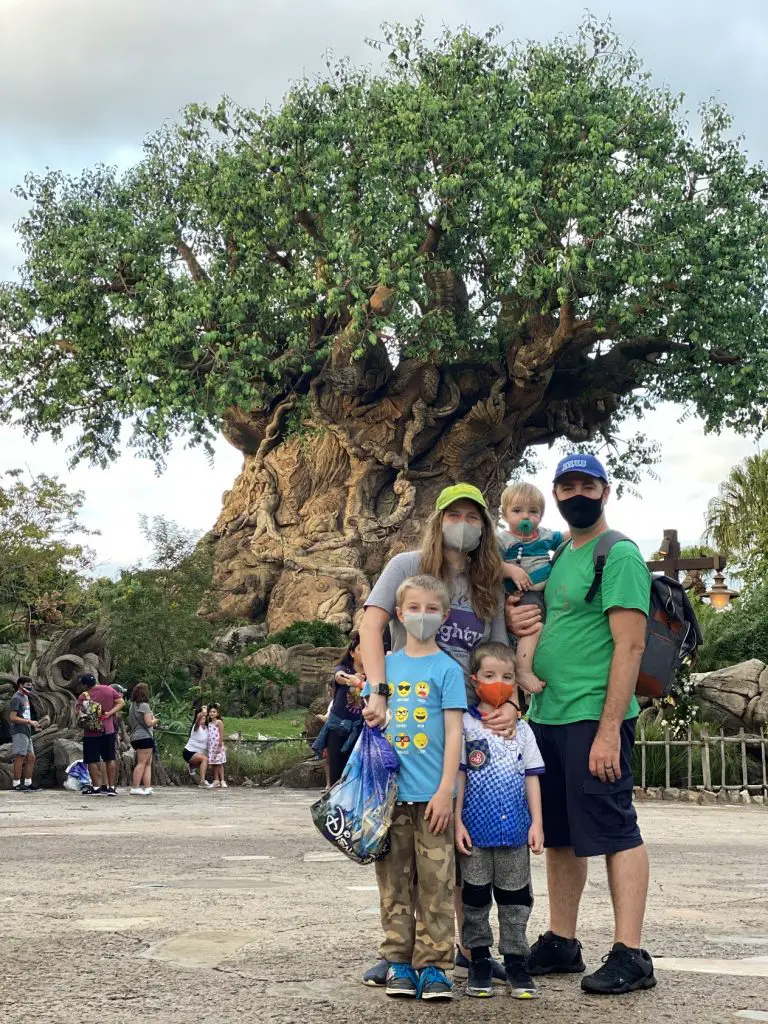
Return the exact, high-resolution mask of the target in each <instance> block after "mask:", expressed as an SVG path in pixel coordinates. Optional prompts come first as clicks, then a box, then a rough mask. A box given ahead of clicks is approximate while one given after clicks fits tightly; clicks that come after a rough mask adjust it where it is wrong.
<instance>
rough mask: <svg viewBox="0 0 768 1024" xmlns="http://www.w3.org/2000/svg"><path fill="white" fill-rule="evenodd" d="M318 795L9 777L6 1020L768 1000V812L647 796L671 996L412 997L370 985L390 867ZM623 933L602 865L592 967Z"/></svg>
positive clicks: (489, 1014) (0, 968) (339, 1016)
mask: <svg viewBox="0 0 768 1024" xmlns="http://www.w3.org/2000/svg"><path fill="white" fill-rule="evenodd" d="M313 799H315V795H314V794H310V793H306V792H296V791H292V792H289V791H285V790H280V789H273V790H247V789H240V790H236V789H230V790H228V791H226V792H213V793H211V792H197V791H194V790H189V789H184V790H179V789H167V790H165V791H159V792H157V793H156V795H155V796H154V797H153V798H149V799H143V798H140V797H128V796H127V795H123V796H120V797H119V798H118V799H108V798H96V799H94V798H90V799H88V798H82V797H79V796H77V795H75V794H71V793H64V792H56V793H53V792H46V793H40V794H30V795H19V794H14V793H9V792H3V793H0V850H2V877H3V892H2V894H0V908H1V909H2V917H1V920H2V930H3V941H2V947H0V977H2V979H3V983H2V987H1V988H0V1020H2V1021H3V1022H4V1024H31V1022H36V1024H54V1022H55V1024H104V1022H105V1021H109V1022H110V1024H124V1022H125V1024H127V1022H129V1021H130V1022H135V1021H141V1022H142V1024H153V1022H158V1024H159V1022H162V1024H167V1022H179V1024H182V1022H183V1024H232V1022H238V1024H249V1022H265V1024H267V1022H270V1024H278V1022H280V1024H282V1022H294V1021H306V1022H307V1024H320V1022H323V1024H327V1022H328V1021H329V1020H331V1019H332V1020H335V1021H354V1022H355V1024H367V1022H373V1021H376V1022H379V1024H387V1022H390V1021H393V1022H394V1021H400V1020H402V1019H404V1018H408V1019H409V1020H412V1021H414V1022H421V1021H424V1020H427V1019H430V1020H431V1019H437V1020H447V1019H450V1020H451V1021H458V1022H462V1021H469V1020H472V1021H491V1022H495V1021H498V1022H505V1024H506V1022H509V1021H518V1020H523V1019H525V1018H532V1019H540V1020H542V1021H543V1022H546V1024H560V1022H562V1024H565V1022H568V1024H574V1022H576V1024H580V1022H589V1024H603V1022H608V1021H612V1022H613V1021H616V1020H621V1019H625V1020H631V1021H632V1022H633V1024H635V1022H636V1024H646V1022H647V1024H650V1022H654V1024H656V1022H660V1021H666V1020H669V1021H673V1022H675V1024H687V1022H694V1021H696V1022H700V1024H708V1022H714V1021H717V1022H718V1024H721V1022H723V1021H730V1020H733V1021H737V1020H739V1019H744V1018H743V1017H741V1016H739V1017H737V1016H736V1013H737V1011H740V1010H755V1011H757V1010H762V1011H766V1010H768V812H767V811H766V810H764V809H761V808H749V807H744V808H740V807H711V808H710V807H694V806H691V807H686V806H678V805H670V806H665V805H663V804H662V805H658V806H657V805H644V806H641V808H640V815H641V822H642V826H643V830H644V833H645V836H646V839H647V841H648V844H649V848H650V851H651V857H652V881H651V892H650V904H649V914H648V927H647V936H646V944H647V946H648V948H649V950H650V951H651V953H652V954H653V955H654V957H655V958H656V962H657V968H658V971H657V973H658V976H659V984H658V986H657V988H656V989H655V990H654V991H653V992H649V993H642V994H638V995H633V996H622V997H618V998H615V999H600V998H599V997H597V998H596V997H589V996H586V995H583V994H582V993H581V992H580V990H579V979H578V978H577V977H576V978H574V977H566V978H562V979H551V980H547V979H544V980H543V981H542V984H541V988H542V998H541V999H540V1000H539V1001H537V1002H536V1003H526V1004H519V1003H516V1002H513V1001H512V1000H511V999H509V998H508V997H506V996H500V997H498V998H496V999H494V1000H492V1001H488V1002H481V1003H480V1004H479V1005H478V1001H477V1000H470V999H467V998H463V997H459V998H457V999H456V1000H455V1001H454V1003H453V1004H451V1005H450V1006H447V1007H446V1006H440V1007H438V1006H435V1005H434V1004H415V1005H414V1004H410V1005H408V1006H407V1007H404V1006H402V1004H397V1003H396V1004H392V1003H391V1002H389V1001H388V1000H387V999H386V997H385V996H384V995H383V994H382V993H381V992H377V991H370V990H368V989H366V988H365V987H364V986H363V985H361V984H360V983H359V980H358V979H359V976H360V975H361V974H362V972H363V970H364V969H365V968H366V967H367V966H369V965H370V964H371V963H372V962H373V961H374V960H375V959H376V958H377V956H376V949H377V943H378V939H379V931H378V907H377V896H376V891H375V881H374V876H373V870H372V869H371V868H361V867H358V866H356V865H354V864H352V863H350V862H349V861H347V860H346V859H345V858H343V857H342V856H341V855H340V854H336V853H334V852H333V851H332V850H331V848H330V847H329V846H328V845H327V844H326V843H324V841H323V840H322V839H321V838H320V836H319V835H318V834H317V833H316V831H315V830H314V828H313V826H312V823H311V820H310V817H309V813H308V808H309V805H310V803H311V802H312V800H313ZM534 889H535V893H536V906H535V908H534V913H533V919H532V922H531V929H530V937H531V938H535V937H536V935H537V934H538V933H539V932H540V931H543V930H544V929H545V927H546V924H545V922H546V911H547V897H546V885H545V877H544V865H543V859H537V861H536V863H535V868H534ZM610 936H611V914H610V904H609V901H608V897H607V890H606V884H605V871H604V868H603V866H602V865H601V864H600V863H595V864H594V865H593V867H592V872H591V878H590V881H589V885H588V890H587V892H586V894H585V901H584V910H583V916H582V924H581V929H580V937H581V939H582V941H583V943H584V954H585V959H586V960H587V964H588V965H589V966H590V967H593V968H594V967H595V966H597V965H598V963H599V960H600V957H601V956H602V955H603V954H604V953H605V952H606V951H607V948H608V944H609V941H610ZM672 958H675V959H672ZM665 960H667V967H669V968H674V969H672V970H670V969H664V968H665ZM721 961H724V962H721ZM679 968H682V969H679ZM699 971H704V972H714V973H697V972H699ZM723 971H727V972H728V973H722V972H723ZM753 1019H760V1018H759V1017H758V1018H753ZM762 1019H765V1018H764V1017H763V1018H762Z"/></svg>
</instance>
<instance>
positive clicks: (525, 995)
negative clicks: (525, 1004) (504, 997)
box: [509, 988, 539, 999]
mask: <svg viewBox="0 0 768 1024" xmlns="http://www.w3.org/2000/svg"><path fill="white" fill-rule="evenodd" d="M509 994H510V996H512V998H513V999H538V998H539V993H538V992H531V990H530V989H529V988H511V989H510V990H509Z"/></svg>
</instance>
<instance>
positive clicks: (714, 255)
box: [0, 21, 768, 628]
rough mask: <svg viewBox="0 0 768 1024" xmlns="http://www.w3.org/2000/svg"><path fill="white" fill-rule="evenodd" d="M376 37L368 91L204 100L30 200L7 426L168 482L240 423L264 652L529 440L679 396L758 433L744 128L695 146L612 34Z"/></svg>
mask: <svg viewBox="0 0 768 1024" xmlns="http://www.w3.org/2000/svg"><path fill="white" fill-rule="evenodd" d="M383 34H384V40H383V41H382V42H381V43H375V44H374V46H376V47H378V48H379V50H380V51H381V55H382V57H383V61H382V65H381V68H380V69H378V68H377V69H376V70H371V69H369V68H356V67H353V66H351V65H350V64H349V63H346V62H343V61H342V62H340V63H338V64H334V65H332V66H329V68H328V72H327V74H326V75H324V76H323V77H321V78H319V79H317V80H312V81H309V80H304V81H299V82H297V83H296V84H295V85H294V86H292V87H291V89H290V90H289V92H288V93H287V95H286V97H285V99H284V102H283V104H282V106H281V107H280V109H278V110H272V109H266V110H263V111H260V112H255V111H252V110H242V109H239V108H237V107H236V106H235V105H234V104H232V103H230V102H223V103H222V104H221V105H220V106H219V107H218V108H216V109H207V108H204V107H200V106H192V107H190V108H189V109H188V110H187V111H186V113H185V115H184V118H183V121H182V123H181V124H180V125H178V126H175V127H165V128H163V129H162V130H161V131H160V132H159V133H158V134H157V135H155V136H153V137H152V138H150V139H149V140H148V141H147V143H146V146H145V153H144V158H143V159H142V161H141V162H140V163H139V164H138V165H137V166H135V167H134V168H132V169H131V170H129V171H127V172H126V173H124V174H122V175H118V174H117V173H116V172H115V171H114V170H111V169H109V168H105V167H97V168H95V169H93V170H90V171H88V172H86V173H84V174H83V175H82V176H80V177H78V178H70V177H66V176H65V175H63V174H60V173H57V172H51V173H48V174H45V175H43V176H40V177H30V178H28V179H27V181H26V184H25V186H24V188H23V189H21V191H20V194H21V195H22V196H23V197H24V198H25V199H27V200H28V202H29V204H30V212H29V213H28V215H27V216H26V217H25V218H24V219H23V220H22V221H21V224H20V226H19V229H20V233H21V240H22V244H23V246H24V253H25V262H24V265H23V267H22V272H21V282H20V283H19V284H16V285H10V286H8V287H6V288H5V291H4V294H3V296H2V300H1V302H2V305H1V306H0V310H1V312H0V330H2V336H1V337H0V341H1V342H2V354H1V355H0V377H1V378H2V379H4V380H5V381H6V382H7V386H6V388H5V393H4V409H5V415H6V416H7V417H9V418H16V419H19V420H20V421H21V423H22V425H23V426H24V428H25V429H26V430H27V431H29V432H30V433H32V434H37V433H38V432H40V431H52V432H53V433H54V434H60V433H61V431H62V429H63V428H64V427H66V426H68V425H71V424H77V425H78V426H79V427H80V435H79V441H78V443H77V447H76V450H75V456H76V457H78V458H88V459H95V460H99V461H102V460H108V459H110V458H113V457H114V455H115V453H116V451H117V448H118V441H119V437H120V431H121V427H122V425H123V424H124V423H125V422H126V421H129V422H130V423H131V424H132V429H133V435H132V441H133V443H134V444H135V445H137V446H138V447H139V448H140V449H142V450H143V451H144V452H145V453H146V454H148V455H149V456H151V457H152V458H155V459H162V456H163V453H164V452H165V451H166V450H167V448H168V445H169V444H170V443H171V439H172V438H173V436H174V435H177V434H180V433H184V434H186V435H188V436H191V438H192V440H193V441H197V442H203V443H205V442H207V441H209V440H210V438H211V437H212V436H213V434H214V432H215V431H216V430H218V429H222V430H223V431H224V433H225V434H226V436H227V437H228V438H229V439H230V440H231V442H232V443H233V444H234V445H236V446H237V447H238V448H239V449H240V450H241V451H242V452H243V453H244V456H245V461H244V466H243V471H242V473H241V475H240V476H239V478H238V480H237V481H236V483H235V485H234V487H233V489H232V490H231V491H229V492H228V493H227V494H226V495H225V499H224V507H223V510H222V513H221V516H220V518H219V521H218V523H217V524H216V527H215V536H216V537H217V538H218V541H217V544H216V549H215V573H214V575H215V585H216V587H217V588H218V592H219V597H220V600H219V614H221V615H230V616H238V617H239V616H243V617H250V616H254V615H258V614H260V613H261V612H262V611H263V610H264V608H265V606H266V604H267V602H269V623H270V626H271V627H272V628H277V627H279V626H282V625H284V624H286V622H288V621H290V620H292V619H293V618H296V617H302V618H311V617H313V616H319V617H322V618H326V619H329V620H331V621H337V622H339V623H341V624H348V623H349V620H350V617H351V615H352V614H353V613H354V611H355V610H356V609H359V607H360V603H361V601H362V600H363V599H364V598H365V596H366V594H367V591H368V586H369V580H370V577H371V574H373V573H375V572H376V571H377V570H378V569H379V568H380V566H381V565H382V562H383V560H384V559H385V558H386V557H387V556H388V554H390V553H391V552H393V551H394V550H398V549H401V548H402V547H403V546H413V545H415V544H416V543H417V542H418V537H419V533H420V530H421V526H422V524H423V522H424V519H425V517H426V516H427V514H428V513H429V511H430V509H431V507H432V505H433V501H434V497H435V494H436V492H437V491H438V490H439V489H440V488H441V487H442V486H443V485H444V484H446V483H447V482H450V481H456V480H459V479H466V480H471V481H472V482H474V483H476V484H478V485H479V486H480V487H481V488H482V489H483V490H484V491H485V492H486V494H487V495H488V497H489V499H490V500H491V501H492V502H493V501H495V500H496V499H497V497H498V494H499V489H500V487H501V486H502V485H503V483H504V481H505V480H506V479H507V477H508V475H509V473H510V471H511V470H512V469H513V468H514V467H515V465H516V464H517V463H518V462H519V460H520V459H521V456H522V455H523V453H524V452H525V450H526V449H527V448H528V447H529V446H530V445H535V444H546V443H551V442H553V441H555V440H556V439H558V438H565V439H567V440H568V442H570V443H572V444H578V445H588V444H591V443H595V442H596V441H599V440H600V439H601V438H602V437H610V436H613V431H614V430H615V428H616V425H617V424H618V423H619V422H620V421H621V420H624V419H626V418H627V417H632V416H634V415H636V416H638V417H640V418H641V417H642V416H643V415H644V414H645V412H646V411H647V410H650V409H652V408H653V407H654V406H655V405H656V404H657V403H658V402H660V401H663V400H668V399H669V400H674V401H677V402H683V403H686V404H687V405H688V406H689V407H690V408H691V409H693V410H695V411H697V412H698V413H699V414H700V415H701V416H702V417H703V419H704V421H705V423H706V425H707V427H709V428H710V429H714V430H717V429H719V428H720V427H721V426H722V425H723V424H726V423H727V424H728V425H730V426H732V427H735V428H736V429H738V430H747V429H751V428H755V427H760V426H762V416H763V412H762V407H763V405H764V402H765V392H766V372H765V360H766V353H767V348H766V343H765V326H764V325H765V319H764V294H765V283H766V255H767V253H768V243H767V242H766V231H765V223H766V195H767V194H768V191H767V184H768V180H767V178H766V173H765V171H764V170H763V168H762V167H759V166H751V165H750V164H749V163H748V161H747V159H746V157H745V155H744V153H743V151H742V148H741V146H740V144H739V142H738V140H734V139H733V138H732V137H731V135H730V121H729V118H728V116H727V115H726V113H725V112H724V111H723V110H722V109H721V108H720V107H719V106H718V105H716V104H713V105H709V106H707V107H704V108H703V109H702V111H701V119H700V125H699V126H697V128H696V129H695V130H693V129H689V127H688V124H687V122H686V120H685V116H684V112H683V108H682V106H681V100H680V98H679V97H675V96H673V95H672V94H671V93H670V92H668V91H667V90H664V89H657V88H654V87H653V86H652V85H651V83H650V81H649V78H648V75H647V74H646V73H645V72H644V70H643V68H642V65H641V62H640V60H639V59H638V58H637V57H636V56H635V54H634V53H633V52H631V51H629V50H627V49H626V48H624V47H622V45H621V44H620V42H619V41H618V40H617V39H616V38H614V36H613V35H612V34H611V33H610V32H609V31H607V30H606V29H605V28H604V27H601V26H600V25H597V24H595V23H594V22H589V21H588V22H587V23H586V24H585V26H584V28H583V30H582V31H581V33H580V34H579V35H578V37H577V38H575V39H573V40H567V39H560V40H557V41H555V42H553V43H551V44H546V45H541V44H537V43H531V44H528V45H517V44H501V43H500V42H499V41H498V36H497V34H496V33H489V34H487V35H476V34H474V33H472V32H470V31H460V32H457V33H453V32H446V33H445V34H444V35H443V36H442V37H441V38H440V39H438V40H437V41H436V42H435V43H433V44H431V45H428V43H427V42H426V41H425V40H424V38H423V36H422V31H421V26H420V24H417V25H416V26H414V27H412V28H400V27H394V28H391V29H386V30H385V31H384V33H383ZM630 462H631V460H630V459H629V458H628V457H627V456H626V454H625V453H623V452H618V453H617V457H616V459H615V470H616V471H617V472H618V473H619V474H621V473H624V474H625V475H626V473H627V472H628V471H629V470H630V468H631V467H630V465H629V463H630Z"/></svg>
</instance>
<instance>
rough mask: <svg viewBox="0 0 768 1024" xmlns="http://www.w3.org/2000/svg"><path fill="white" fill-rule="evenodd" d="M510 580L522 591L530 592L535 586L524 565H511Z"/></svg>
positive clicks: (509, 570) (509, 569)
mask: <svg viewBox="0 0 768 1024" xmlns="http://www.w3.org/2000/svg"><path fill="white" fill-rule="evenodd" d="M508 573H509V578H510V579H511V580H513V581H514V583H516V584H517V586H518V588H519V589H520V590H523V591H525V590H530V589H531V587H532V586H533V583H532V581H531V577H530V576H529V575H528V573H527V572H526V571H525V569H524V568H523V567H522V565H510V566H509V568H508Z"/></svg>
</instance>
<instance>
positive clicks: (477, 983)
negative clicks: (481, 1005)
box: [467, 957, 493, 999]
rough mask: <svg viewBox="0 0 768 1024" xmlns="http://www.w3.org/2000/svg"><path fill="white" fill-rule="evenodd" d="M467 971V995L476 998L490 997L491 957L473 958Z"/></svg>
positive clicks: (491, 985)
mask: <svg viewBox="0 0 768 1024" xmlns="http://www.w3.org/2000/svg"><path fill="white" fill-rule="evenodd" d="M467 973H468V977H467V995H468V996H473V997H474V998H476V999H490V998H491V996H492V995H493V961H492V960H491V958H490V957H488V958H487V959H485V958H483V959H482V960H473V961H472V962H471V963H470V965H469V968H468V972H467Z"/></svg>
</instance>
